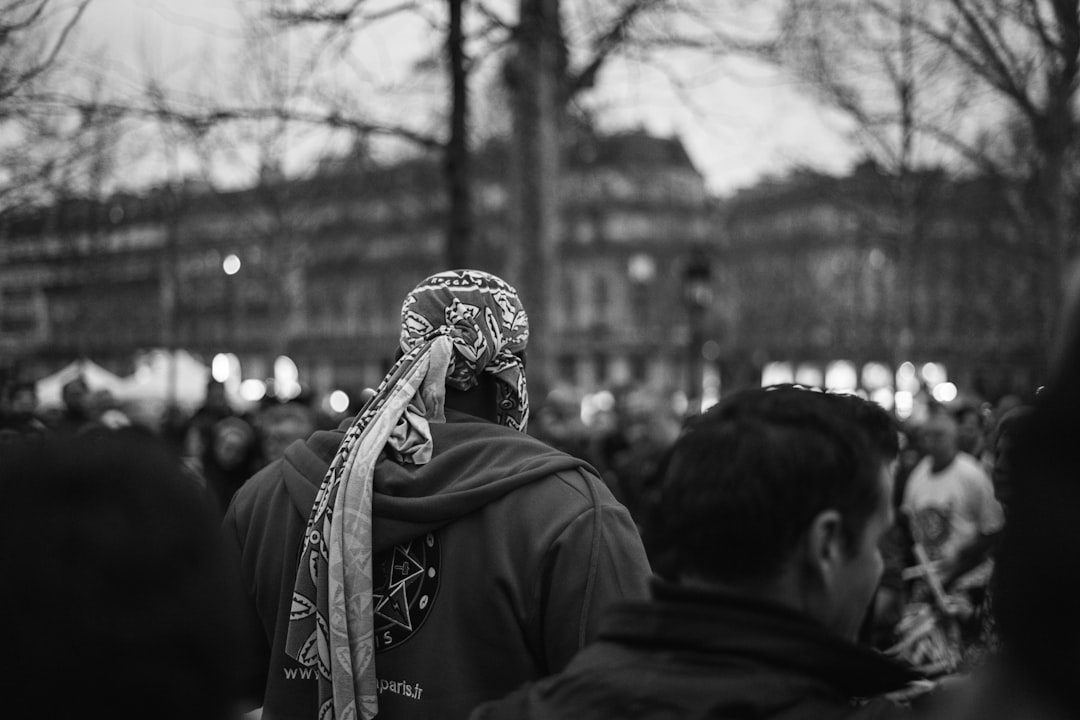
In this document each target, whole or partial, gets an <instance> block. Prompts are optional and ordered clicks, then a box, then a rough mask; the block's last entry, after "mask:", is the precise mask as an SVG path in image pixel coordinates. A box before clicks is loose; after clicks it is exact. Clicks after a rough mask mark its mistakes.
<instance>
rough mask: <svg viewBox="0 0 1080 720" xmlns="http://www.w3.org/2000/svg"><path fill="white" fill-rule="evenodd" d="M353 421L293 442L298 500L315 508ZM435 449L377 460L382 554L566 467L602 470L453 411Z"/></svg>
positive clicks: (288, 454)
mask: <svg viewBox="0 0 1080 720" xmlns="http://www.w3.org/2000/svg"><path fill="white" fill-rule="evenodd" d="M349 423H351V419H350V420H348V421H346V422H345V423H343V424H342V426H341V427H339V428H338V429H336V430H327V431H319V432H316V433H315V434H314V435H312V436H311V437H310V438H309V439H308V440H307V441H306V442H304V441H297V442H295V443H293V444H292V445H290V446H289V448H288V449H287V450H286V451H285V456H284V457H283V458H282V460H281V463H282V467H281V470H282V474H283V476H284V479H285V485H286V488H287V489H288V492H289V496H290V498H291V499H292V502H293V505H294V506H295V507H296V509H297V512H299V513H300V514H301V515H303V516H304V517H307V516H308V515H309V514H310V512H311V507H312V505H313V504H314V502H315V495H316V494H317V493H318V491H319V486H320V485H321V484H322V481H323V477H324V476H325V475H326V471H327V469H328V468H329V467H330V462H331V461H332V460H333V459H334V454H335V453H336V452H337V449H338V445H340V443H341V440H342V438H343V437H344V436H345V430H346V429H347V428H348V425H349ZM431 435H432V444H433V446H434V447H433V451H432V457H431V461H430V462H428V463H426V464H424V465H410V464H406V463H399V462H396V461H395V460H393V459H392V458H390V457H388V456H387V455H386V454H385V453H384V454H383V456H382V457H381V458H380V459H379V461H378V462H377V463H376V465H375V477H374V495H373V497H372V501H371V507H372V514H373V515H374V522H373V533H374V538H373V540H374V550H375V551H376V552H378V551H380V550H383V549H386V548H389V547H393V546H394V545H398V544H401V543H404V542H408V541H409V540H412V539H413V538H416V537H419V536H421V535H424V534H425V533H428V532H431V531H432V530H436V529H438V528H440V527H442V526H444V525H446V524H448V523H450V522H453V521H454V520H456V519H458V518H460V517H462V516H464V515H467V514H468V513H471V512H473V511H475V510H478V509H480V508H482V507H484V506H485V505H487V504H488V503H491V502H493V501H494V500H497V499H499V498H501V497H502V496H503V495H505V494H507V493H509V492H510V491H512V490H514V489H516V488H519V487H523V486H525V485H528V484H530V483H533V482H536V481H537V480H541V479H543V478H545V477H548V476H549V475H554V474H555V473H559V472H565V471H575V470H583V471H586V472H590V473H592V474H594V475H595V474H596V471H595V470H594V469H593V468H591V467H590V466H589V465H588V464H587V463H586V462H585V461H583V460H581V459H579V458H575V457H573V456H571V455H567V454H566V453H564V452H561V451H559V450H555V449H554V448H552V447H550V446H548V445H546V444H545V443H543V442H541V441H539V440H537V439H536V438H534V437H532V436H530V435H527V434H525V433H522V432H519V431H517V430H512V429H510V428H508V427H504V426H502V425H496V424H494V423H491V422H487V421H485V420H481V419H479V418H476V417H473V416H471V415H466V414H464V413H459V412H455V411H452V410H449V409H448V410H447V411H446V422H445V423H432V424H431Z"/></svg>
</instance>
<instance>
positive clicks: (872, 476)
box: [643, 386, 898, 639]
mask: <svg viewBox="0 0 1080 720" xmlns="http://www.w3.org/2000/svg"><path fill="white" fill-rule="evenodd" d="M897 451H898V436H897V432H896V428H895V426H894V424H893V422H892V420H891V419H890V417H889V416H888V415H887V414H886V413H885V411H884V410H882V409H881V408H880V407H878V406H877V405H873V404H871V403H869V402H866V401H864V400H861V399H859V398H857V397H855V396H850V395H835V394H827V393H823V392H820V391H817V390H811V389H804V388H800V387H794V386H776V387H772V388H763V389H756V390H749V391H743V392H741V393H737V394H735V395H732V396H730V397H729V398H727V399H725V400H723V401H721V402H720V403H719V404H718V405H716V406H714V407H713V408H711V409H710V410H709V411H708V412H706V413H704V414H703V415H701V416H700V417H699V418H696V419H695V420H694V421H693V422H692V423H690V424H689V425H688V427H687V429H686V430H685V431H684V433H683V434H682V436H681V437H680V438H679V439H678V440H677V441H676V443H675V445H674V448H673V449H672V452H671V455H670V457H669V459H668V462H667V464H666V468H665V469H663V470H662V471H661V472H662V474H661V477H660V486H659V495H658V500H657V505H656V507H655V508H654V510H653V512H652V513H650V518H649V521H648V523H647V524H646V526H645V529H644V531H643V532H644V533H645V540H646V543H647V544H655V545H656V546H657V552H658V563H657V564H658V565H659V567H658V568H657V570H658V572H659V573H661V574H662V575H665V576H666V577H668V578H669V579H670V580H672V581H674V582H676V583H678V584H683V585H694V586H717V587H720V588H724V589H728V590H733V591H736V592H739V593H744V594H749V595H753V596H755V597H760V598H763V599H767V600H771V601H775V602H777V603H780V604H782V605H786V606H789V607H791V608H793V609H795V610H798V611H799V612H802V613H804V614H806V615H807V616H809V617H811V618H813V619H814V620H816V621H818V622H820V623H821V624H822V625H824V626H825V627H827V628H829V629H830V630H832V631H834V632H835V633H837V634H839V635H842V636H843V637H845V638H848V639H854V638H855V636H856V633H857V631H858V628H859V625H860V623H861V622H862V619H863V617H864V615H865V613H866V609H867V607H868V605H869V603H870V601H871V599H872V597H873V595H874V591H875V590H876V588H877V585H878V582H879V580H880V579H881V574H882V571H883V567H884V565H883V561H882V558H881V555H880V553H879V550H878V545H879V542H880V540H881V538H882V537H883V536H884V535H885V533H886V532H887V531H888V529H889V528H890V526H891V525H892V521H893V510H892V503H891V497H892V483H893V477H892V469H893V468H892V464H893V461H894V459H895V458H896V454H897Z"/></svg>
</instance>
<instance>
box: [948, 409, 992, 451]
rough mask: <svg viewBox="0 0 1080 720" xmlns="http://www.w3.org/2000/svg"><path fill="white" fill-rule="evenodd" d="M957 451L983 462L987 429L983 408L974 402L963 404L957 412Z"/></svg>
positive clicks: (955, 412) (954, 413)
mask: <svg viewBox="0 0 1080 720" xmlns="http://www.w3.org/2000/svg"><path fill="white" fill-rule="evenodd" d="M953 417H954V418H955V419H956V449H957V450H959V451H960V452H963V453H967V454H968V455H970V456H971V457H973V458H975V459H976V460H981V459H982V457H983V452H984V451H985V449H986V428H985V420H984V413H983V410H982V408H981V407H980V406H979V405H977V404H976V403H974V402H962V403H960V404H959V405H958V406H957V407H956V409H955V410H953Z"/></svg>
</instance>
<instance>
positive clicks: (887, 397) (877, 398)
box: [870, 387, 893, 410]
mask: <svg viewBox="0 0 1080 720" xmlns="http://www.w3.org/2000/svg"><path fill="white" fill-rule="evenodd" d="M870 399H871V400H873V401H874V402H876V403H877V404H878V405H880V406H881V407H883V408H885V409H886V410H892V408H893V391H892V388H888V387H883V388H878V389H877V390H874V391H873V392H872V393H871V394H870Z"/></svg>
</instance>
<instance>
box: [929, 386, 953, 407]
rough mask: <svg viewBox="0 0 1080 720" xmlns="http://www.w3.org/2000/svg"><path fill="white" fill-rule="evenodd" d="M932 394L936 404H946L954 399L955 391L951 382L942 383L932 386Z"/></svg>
mask: <svg viewBox="0 0 1080 720" xmlns="http://www.w3.org/2000/svg"><path fill="white" fill-rule="evenodd" d="M932 394H933V396H934V399H935V400H937V401H938V402H944V403H947V402H952V401H953V400H955V399H956V395H957V390H956V386H955V385H953V384H952V383H951V382H943V383H938V384H937V385H935V386H934V389H933V391H932Z"/></svg>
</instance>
